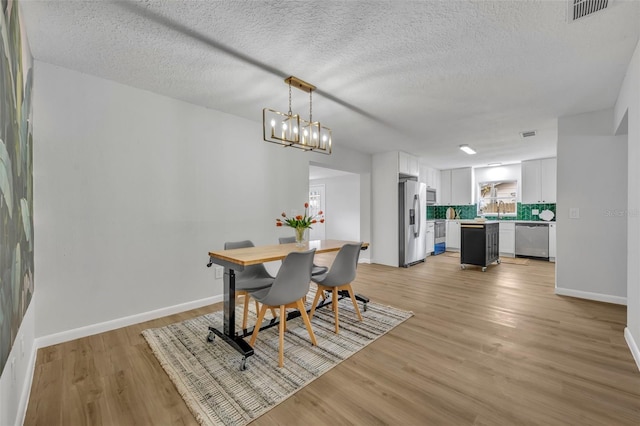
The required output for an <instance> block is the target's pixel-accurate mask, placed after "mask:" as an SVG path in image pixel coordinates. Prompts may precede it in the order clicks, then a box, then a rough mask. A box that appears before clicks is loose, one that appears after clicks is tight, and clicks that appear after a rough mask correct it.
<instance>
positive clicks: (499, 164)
mask: <svg viewBox="0 0 640 426" xmlns="http://www.w3.org/2000/svg"><path fill="white" fill-rule="evenodd" d="M487 166H489V167H497V166H502V163H489V164H487Z"/></svg>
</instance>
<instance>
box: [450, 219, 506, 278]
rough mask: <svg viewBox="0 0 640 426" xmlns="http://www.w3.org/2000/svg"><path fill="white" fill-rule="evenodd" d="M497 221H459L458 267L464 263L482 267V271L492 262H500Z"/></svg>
mask: <svg viewBox="0 0 640 426" xmlns="http://www.w3.org/2000/svg"><path fill="white" fill-rule="evenodd" d="M499 235H500V231H499V222H498V221H496V220H492V221H476V220H470V221H460V268H461V269H466V265H477V266H480V267H482V272H485V271H486V270H487V266H488V265H490V264H492V263H493V262H496V263H500V237H499Z"/></svg>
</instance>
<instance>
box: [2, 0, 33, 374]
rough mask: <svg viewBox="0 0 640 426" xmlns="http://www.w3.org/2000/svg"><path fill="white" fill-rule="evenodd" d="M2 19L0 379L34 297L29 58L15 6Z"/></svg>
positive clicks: (4, 11) (4, 6)
mask: <svg viewBox="0 0 640 426" xmlns="http://www.w3.org/2000/svg"><path fill="white" fill-rule="evenodd" d="M0 5H2V13H0V37H2V42H1V43H0V123H1V126H0V374H2V372H3V371H4V367H5V365H6V363H7V358H8V357H9V353H10V351H11V348H12V346H13V344H14V341H15V339H16V335H17V334H18V330H19V328H20V324H21V323H22V319H23V318H24V314H25V312H26V310H27V307H28V306H29V302H31V297H32V295H33V238H34V235H33V162H32V154H33V139H32V127H31V126H32V125H31V117H32V108H31V88H32V78H33V67H32V58H31V53H30V51H29V46H28V43H27V40H26V37H25V32H24V29H23V28H22V26H21V22H20V13H19V7H18V2H17V1H12V0H10V1H2V2H1V3H0Z"/></svg>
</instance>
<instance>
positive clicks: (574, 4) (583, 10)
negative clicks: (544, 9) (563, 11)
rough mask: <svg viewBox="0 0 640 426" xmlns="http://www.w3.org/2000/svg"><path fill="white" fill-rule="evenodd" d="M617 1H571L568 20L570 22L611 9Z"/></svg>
mask: <svg viewBox="0 0 640 426" xmlns="http://www.w3.org/2000/svg"><path fill="white" fill-rule="evenodd" d="M614 1H615V0H569V9H568V11H567V18H568V21H569V22H573V21H577V20H578V19H580V18H584V17H585V16H589V15H591V14H594V13H596V12H598V11H600V10H604V9H606V8H608V7H611V4H612V3H613V2H614Z"/></svg>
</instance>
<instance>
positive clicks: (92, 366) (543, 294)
mask: <svg viewBox="0 0 640 426" xmlns="http://www.w3.org/2000/svg"><path fill="white" fill-rule="evenodd" d="M331 258H332V256H331V255H323V256H318V259H317V263H325V264H328V263H330V261H331ZM458 262H459V259H456V258H452V257H446V256H436V257H430V258H428V260H427V263H426V264H421V265H417V266H413V267H411V268H408V269H404V268H391V267H386V266H381V265H375V264H373V265H367V264H361V265H360V266H359V268H358V277H357V279H356V281H355V282H354V289H355V290H356V292H358V293H362V294H365V295H367V296H369V297H370V298H371V300H372V301H375V302H378V303H384V304H389V305H393V306H396V307H399V308H402V309H407V310H411V311H413V312H414V314H415V316H414V317H412V318H411V319H409V320H408V321H406V322H404V323H403V324H401V325H400V326H398V327H397V328H395V329H394V330H392V331H391V332H390V333H389V334H387V335H386V336H383V337H382V338H380V339H379V340H377V341H376V342H374V343H372V344H371V345H369V346H368V347H367V348H365V349H364V350H362V351H360V352H358V353H357V354H355V355H354V356H352V357H351V358H349V359H348V360H346V361H344V362H343V363H341V364H339V365H338V366H337V367H335V368H334V369H332V370H330V371H329V372H328V373H326V374H324V375H323V376H321V377H320V378H318V379H317V380H315V381H314V382H313V383H311V384H310V385H308V386H306V387H304V388H303V389H302V390H300V391H299V392H298V393H296V394H295V395H293V396H292V397H291V398H289V399H288V400H286V401H285V402H283V403H282V404H280V405H279V406H277V407H275V408H274V409H273V410H271V411H269V412H268V413H266V414H265V415H263V416H261V417H260V418H258V419H257V420H255V421H254V422H253V423H252V425H289V424H291V425H298V424H305V425H314V424H334V425H342V424H363V425H376V424H380V425H382V424H391V425H423V424H446V425H516V424H532V425H533V424H535V425H639V424H640V372H638V369H637V367H636V365H635V363H634V361H633V358H632V356H631V354H630V352H629V349H628V347H627V345H626V343H625V340H624V336H623V330H624V325H625V319H626V308H625V307H624V306H618V305H611V304H605V303H598V302H591V301H585V300H580V299H573V298H569V297H561V296H556V295H555V294H554V292H553V290H554V284H553V283H554V265H553V264H552V263H548V262H540V261H531V262H530V264H529V265H526V266H524V265H513V264H507V263H502V264H501V265H492V266H490V267H489V268H488V270H487V272H484V273H483V272H481V271H480V269H479V268H476V267H469V268H468V269H466V270H464V271H463V270H460V267H459V263H458ZM585 267H588V265H585ZM218 309H221V306H220V304H218V305H213V306H210V307H206V308H202V309H197V310H193V311H189V312H185V313H181V314H178V315H172V316H170V317H165V318H161V319H158V320H154V321H149V322H146V323H143V324H137V325H134V326H130V327H126V328H122V329H119V330H115V331H112V332H108V333H103V334H99V335H96V336H91V337H87V338H83V339H79V340H75V341H72V342H67V343H64V344H60V345H55V346H52V347H48V348H43V349H40V350H39V351H38V357H37V364H36V370H35V375H34V381H33V387H32V390H31V397H30V400H29V406H28V411H27V415H26V421H25V424H26V425H83V424H87V425H134V424H135V425H165V424H176V425H180V424H185V425H193V424H196V422H195V420H194V418H193V416H192V415H191V414H190V412H189V410H188V408H187V407H186V405H185V404H184V402H183V401H182V399H181V397H180V395H179V394H178V392H177V391H176V390H175V388H174V386H173V384H172V383H171V381H170V380H169V378H168V377H167V375H166V374H165V372H164V371H163V370H162V368H161V367H160V365H159V364H158V362H157V361H156V359H155V357H154V356H153V354H152V353H151V351H150V349H149V348H148V346H147V344H146V342H145V341H144V339H143V338H142V336H141V335H140V332H141V331H142V330H143V329H145V328H149V327H158V326H162V325H165V324H170V323H172V322H176V321H180V320H184V319H186V318H190V317H193V316H197V315H202V314H204V313H207V312H211V311H214V310H218ZM203 333H204V332H203ZM248 365H249V368H251V367H250V361H249V362H248Z"/></svg>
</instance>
